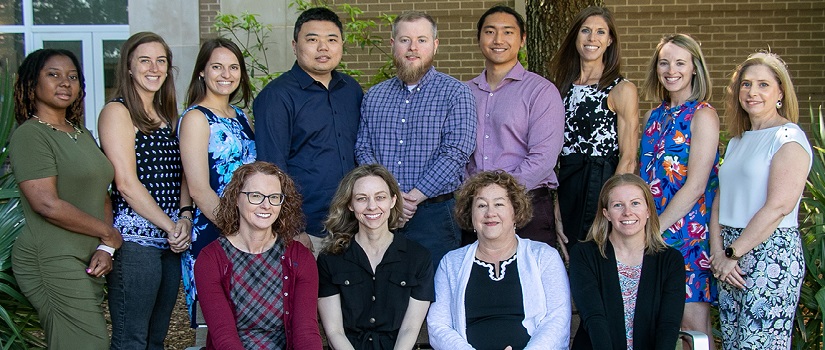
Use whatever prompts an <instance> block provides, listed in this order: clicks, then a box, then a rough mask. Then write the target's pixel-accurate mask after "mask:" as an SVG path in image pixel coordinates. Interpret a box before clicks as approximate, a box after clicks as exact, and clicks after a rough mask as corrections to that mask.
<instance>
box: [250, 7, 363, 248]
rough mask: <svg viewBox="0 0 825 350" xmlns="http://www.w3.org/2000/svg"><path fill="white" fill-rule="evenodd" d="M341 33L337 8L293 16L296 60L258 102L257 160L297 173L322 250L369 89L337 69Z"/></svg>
mask: <svg viewBox="0 0 825 350" xmlns="http://www.w3.org/2000/svg"><path fill="white" fill-rule="evenodd" d="M342 34H343V33H342V26H341V20H340V19H339V18H338V15H336V14H335V13H334V12H332V11H330V10H329V9H325V8H312V9H309V10H306V11H304V12H303V13H302V14H301V15H300V16H299V17H298V20H297V21H296V22H295V32H294V37H293V41H292V49H293V51H294V53H295V57H296V62H295V64H294V65H293V66H292V69H291V70H289V71H288V72H285V73H284V74H282V75H281V76H279V77H278V78H276V79H275V80H273V81H272V82H270V83H269V84H267V86H266V87H265V88H264V89H263V90H262V91H261V93H260V94H259V95H258V97H257V98H256V99H255V102H254V103H253V106H252V107H253V111H254V113H255V133H256V135H255V136H256V137H255V144H256V147H257V148H258V159H259V160H263V161H267V162H272V163H275V164H277V165H278V166H279V167H281V168H282V169H284V170H285V171H286V172H287V174H289V176H291V177H292V179H293V180H295V182H296V184H297V185H298V190H299V191H300V192H301V195H302V196H303V197H304V202H303V207H302V209H303V211H304V214H305V215H306V219H307V228H306V232H307V233H308V234H309V235H310V238H311V241H312V242H313V245H314V250H315V251H316V252H317V251H319V250H320V248H321V240H322V238H323V237H324V236H325V235H326V232H324V230H323V220H324V218H326V215H327V210H328V209H329V202H330V200H331V199H332V195H333V194H334V193H335V190H336V188H337V187H338V182H339V181H341V179H342V178H343V177H344V175H346V173H347V172H349V171H350V170H352V169H353V168H354V167H355V156H354V154H353V149H354V147H355V137H356V134H357V132H358V119H359V116H360V108H361V98H362V97H363V95H364V93H363V90H362V89H361V86H360V85H359V84H358V82H356V81H355V79H353V78H351V77H350V76H348V75H346V74H343V73H340V72H338V71H336V70H335V68H336V67H337V66H338V63H340V62H341V57H342V54H343V40H344V38H343V35H342ZM286 200H289V198H287V199H286ZM316 254H317V253H316Z"/></svg>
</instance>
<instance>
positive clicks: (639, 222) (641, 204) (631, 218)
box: [602, 184, 650, 237]
mask: <svg viewBox="0 0 825 350" xmlns="http://www.w3.org/2000/svg"><path fill="white" fill-rule="evenodd" d="M602 215H604V216H605V217H606V218H607V220H608V221H610V224H611V225H612V226H613V229H612V231H611V232H610V234H611V235H613V234H618V235H621V236H625V237H632V236H635V235H641V237H644V234H645V225H646V224H647V219H648V218H650V210H649V208H648V207H647V202H645V194H644V192H643V191H642V189H641V188H639V187H638V186H635V185H630V184H627V185H621V186H618V187H616V188H614V189H613V190H612V191H610V195H609V196H608V201H607V208H604V209H602Z"/></svg>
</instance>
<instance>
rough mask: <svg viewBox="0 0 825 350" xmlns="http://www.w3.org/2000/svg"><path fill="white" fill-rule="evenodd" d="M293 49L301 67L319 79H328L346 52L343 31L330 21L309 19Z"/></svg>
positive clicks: (299, 33)
mask: <svg viewBox="0 0 825 350" xmlns="http://www.w3.org/2000/svg"><path fill="white" fill-rule="evenodd" d="M292 51H293V52H294V53H295V58H296V59H297V61H298V66H300V67H301V69H303V70H304V71H305V72H307V74H309V76H311V77H312V78H313V79H315V80H318V81H322V82H323V81H328V80H329V79H330V78H331V74H332V70H333V69H335V67H338V64H339V63H341V57H342V56H343V53H344V45H343V38H341V31H340V30H339V29H338V26H337V25H335V23H332V22H329V21H308V22H305V23H304V24H303V25H301V30H300V31H299V32H298V39H297V40H294V41H293V42H292Z"/></svg>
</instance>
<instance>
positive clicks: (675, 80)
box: [656, 43, 696, 101]
mask: <svg viewBox="0 0 825 350" xmlns="http://www.w3.org/2000/svg"><path fill="white" fill-rule="evenodd" d="M695 72H696V68H694V67H693V55H691V54H690V52H688V50H685V49H683V48H681V47H679V46H678V45H676V44H674V43H667V44H665V45H664V46H662V49H661V50H659V60H658V61H656V75H657V76H658V77H659V83H660V84H662V86H664V88H665V90H667V91H668V93H670V96H671V101H672V100H674V99H676V100H681V101H684V100H686V99H687V98H688V97H690V93H691V90H692V85H691V82H692V81H693V74H694V73H695Z"/></svg>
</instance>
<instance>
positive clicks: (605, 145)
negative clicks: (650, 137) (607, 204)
mask: <svg viewBox="0 0 825 350" xmlns="http://www.w3.org/2000/svg"><path fill="white" fill-rule="evenodd" d="M622 81H624V78H623V77H621V76H620V77H618V78H616V80H614V81H613V82H611V83H610V84H609V85H607V86H605V87H603V88H601V89H599V86H598V85H597V84H594V85H574V84H571V85H570V86H569V87H568V88H567V94H566V95H565V96H564V99H563V102H564V109H565V120H564V146H563V147H562V150H561V155H560V157H559V187H558V196H559V209H560V211H561V217H562V223H563V226H564V233H565V235H567V238H568V240H569V243H568V244H567V245H568V249H569V248H570V247H572V246H573V244H575V243H577V242H579V241H583V240H584V239H585V237H586V236H587V231H588V230H589V229H590V225H591V224H592V223H593V219H594V218H595V213H596V207H597V202H598V199H599V198H598V197H599V192H600V191H601V189H602V185H603V184H604V183H605V181H607V179H608V178H610V177H611V176H613V173H615V172H616V167H617V166H618V164H619V136H618V134H617V133H616V123H617V122H616V119H617V117H618V116H617V115H616V113H615V112H613V111H611V110H610V108H608V106H607V97H608V95H610V91H612V90H613V88H615V87H616V85H618V84H619V83H621V82H622Z"/></svg>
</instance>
